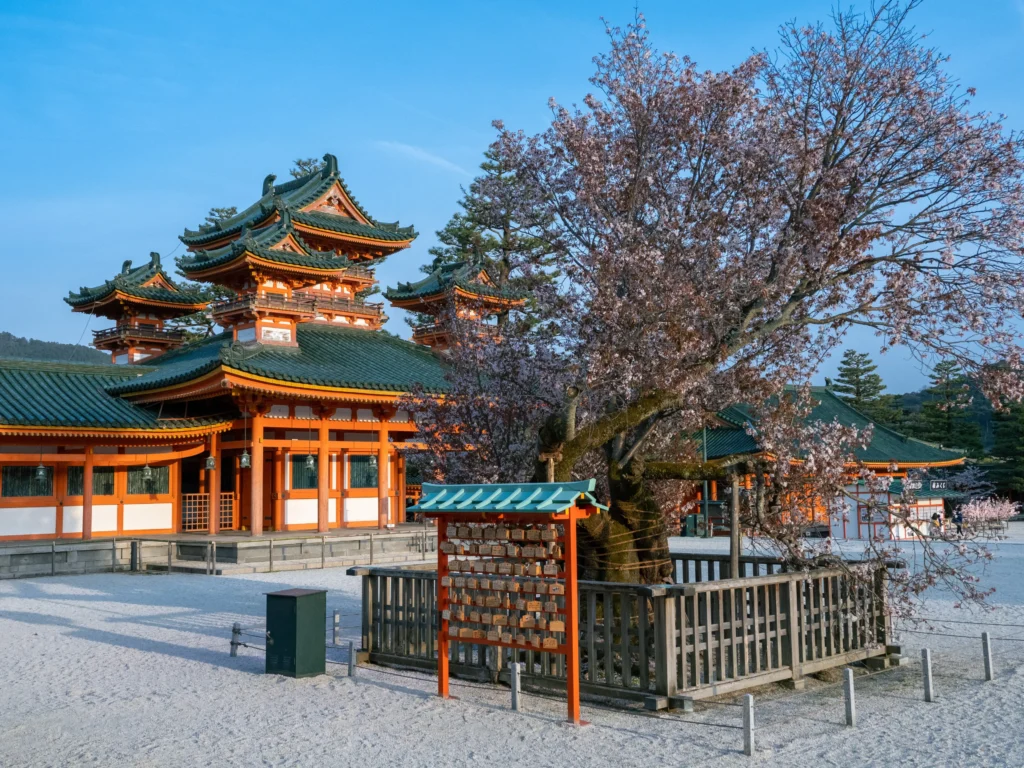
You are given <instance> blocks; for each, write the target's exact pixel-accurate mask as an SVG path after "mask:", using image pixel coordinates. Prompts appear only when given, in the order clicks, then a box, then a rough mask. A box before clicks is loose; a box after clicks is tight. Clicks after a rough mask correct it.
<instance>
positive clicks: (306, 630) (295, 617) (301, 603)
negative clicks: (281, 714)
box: [267, 589, 327, 677]
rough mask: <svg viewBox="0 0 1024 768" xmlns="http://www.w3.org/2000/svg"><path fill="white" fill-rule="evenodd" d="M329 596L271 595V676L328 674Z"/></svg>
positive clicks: (313, 592) (303, 592) (315, 592)
mask: <svg viewBox="0 0 1024 768" xmlns="http://www.w3.org/2000/svg"><path fill="white" fill-rule="evenodd" d="M326 625H327V592H326V591H324V590H322V589H286V590H284V591H283V592H268V593H267V673H268V674H275V675H287V676H288V677H313V676H315V675H322V674H324V673H325V672H326V671H327V649H326V646H327V642H326V640H325V638H324V633H325V629H324V628H325V627H326Z"/></svg>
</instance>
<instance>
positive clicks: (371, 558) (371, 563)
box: [370, 533, 373, 565]
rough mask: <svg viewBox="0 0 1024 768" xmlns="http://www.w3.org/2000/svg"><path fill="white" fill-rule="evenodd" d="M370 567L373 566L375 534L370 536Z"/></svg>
mask: <svg viewBox="0 0 1024 768" xmlns="http://www.w3.org/2000/svg"><path fill="white" fill-rule="evenodd" d="M370 565H373V534H372V533H371V534H370Z"/></svg>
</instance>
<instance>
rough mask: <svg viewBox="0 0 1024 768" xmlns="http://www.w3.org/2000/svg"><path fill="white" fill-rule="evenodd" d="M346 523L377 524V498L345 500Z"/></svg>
mask: <svg viewBox="0 0 1024 768" xmlns="http://www.w3.org/2000/svg"><path fill="white" fill-rule="evenodd" d="M345 522H346V523H369V522H377V498H376V497H373V498H368V499H352V498H349V499H345Z"/></svg>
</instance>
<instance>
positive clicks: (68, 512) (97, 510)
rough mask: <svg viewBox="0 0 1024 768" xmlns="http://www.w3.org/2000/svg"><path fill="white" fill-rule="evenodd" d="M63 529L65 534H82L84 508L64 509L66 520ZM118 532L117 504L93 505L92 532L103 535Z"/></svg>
mask: <svg viewBox="0 0 1024 768" xmlns="http://www.w3.org/2000/svg"><path fill="white" fill-rule="evenodd" d="M62 529H63V531H64V533H81V532H82V507H81V505H79V506H77V507H76V506H68V507H64V520H63V525H62ZM116 530H117V504H93V505H92V531H93V533H103V532H105V531H116Z"/></svg>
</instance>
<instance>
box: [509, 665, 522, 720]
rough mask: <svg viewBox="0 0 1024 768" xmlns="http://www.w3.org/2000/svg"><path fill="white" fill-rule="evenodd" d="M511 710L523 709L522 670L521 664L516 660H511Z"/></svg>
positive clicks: (518, 710) (520, 710)
mask: <svg viewBox="0 0 1024 768" xmlns="http://www.w3.org/2000/svg"><path fill="white" fill-rule="evenodd" d="M511 670H512V681H511V687H512V711H514V712H522V710H523V690H522V672H523V665H522V664H520V663H519V662H518V661H513V662H512V667H511Z"/></svg>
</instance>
